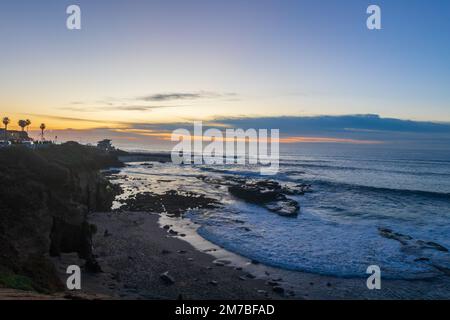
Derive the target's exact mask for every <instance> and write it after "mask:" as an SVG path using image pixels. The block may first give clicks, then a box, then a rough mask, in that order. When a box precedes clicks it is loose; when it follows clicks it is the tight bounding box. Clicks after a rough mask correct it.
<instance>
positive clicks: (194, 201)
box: [119, 190, 220, 217]
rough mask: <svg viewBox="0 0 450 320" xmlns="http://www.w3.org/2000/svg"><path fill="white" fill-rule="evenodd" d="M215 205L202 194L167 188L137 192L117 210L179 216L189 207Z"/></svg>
mask: <svg viewBox="0 0 450 320" xmlns="http://www.w3.org/2000/svg"><path fill="white" fill-rule="evenodd" d="M217 207H220V203H219V202H218V201H217V200H215V199H212V198H208V197H206V196H204V195H202V194H196V193H193V192H186V191H184V192H182V191H177V190H169V191H166V192H164V193H163V194H156V193H152V192H143V193H138V194H136V195H134V196H132V197H129V198H128V199H126V200H125V201H124V203H122V206H121V207H120V209H119V211H132V212H133V211H134V212H156V213H164V214H167V215H168V216H172V217H179V216H182V215H183V214H184V213H185V212H186V211H187V210H189V209H213V208H217Z"/></svg>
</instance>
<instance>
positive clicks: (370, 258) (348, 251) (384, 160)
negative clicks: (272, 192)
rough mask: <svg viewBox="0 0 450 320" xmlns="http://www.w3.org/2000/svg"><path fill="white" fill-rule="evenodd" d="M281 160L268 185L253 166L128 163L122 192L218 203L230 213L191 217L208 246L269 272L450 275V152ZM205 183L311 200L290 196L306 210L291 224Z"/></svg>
mask: <svg viewBox="0 0 450 320" xmlns="http://www.w3.org/2000/svg"><path fill="white" fill-rule="evenodd" d="M280 154H281V155H280V170H279V172H278V174H276V175H274V176H270V177H265V176H261V175H260V174H259V167H258V166H255V165H252V166H250V165H247V166H241V165H227V166H208V165H196V166H190V165H181V166H180V165H174V164H171V163H153V167H152V168H149V167H148V165H144V164H142V163H130V164H129V166H127V167H125V168H123V169H122V170H121V173H120V174H122V175H126V176H128V177H132V178H133V179H128V180H127V181H125V180H124V181H122V183H123V184H125V185H126V184H133V185H134V186H138V189H139V192H140V191H153V192H157V193H158V192H164V191H166V190H170V189H177V190H183V191H193V192H197V193H201V194H205V195H207V196H209V197H213V198H217V199H219V200H220V201H221V202H222V203H223V205H224V206H223V207H222V208H220V209H211V210H202V211H196V210H191V211H189V212H188V213H187V214H186V215H185V218H186V219H189V220H190V221H192V222H194V223H196V224H198V226H199V228H198V229H197V232H198V233H199V234H200V235H201V236H202V237H204V238H205V239H207V240H209V241H211V242H213V243H215V244H217V245H220V246H221V247H223V248H225V249H227V250H229V251H232V252H234V253H237V254H239V255H242V256H244V257H247V258H249V259H253V260H257V261H259V262H261V263H264V264H267V265H270V266H274V267H279V268H283V269H288V270H298V271H304V272H311V273H318V274H326V275H333V276H339V277H366V276H367V274H366V270H367V267H368V266H370V265H377V266H379V267H380V269H381V272H382V276H383V277H384V278H391V279H422V278H428V277H433V276H437V275H441V274H442V273H443V271H445V270H450V254H449V252H447V251H446V250H445V249H446V248H450V237H449V235H450V151H448V150H413V149H396V148H386V147H383V146H366V145H344V144H342V145H336V144H299V145H294V146H288V147H282V148H281V152H280ZM199 175H206V176H210V177H217V178H220V177H223V176H228V175H232V176H237V177H245V178H251V179H273V180H276V181H278V182H280V183H281V184H285V185H288V186H289V185H295V184H299V183H306V184H311V185H312V190H313V192H311V193H306V194H305V195H303V196H290V197H291V198H292V199H294V200H296V201H298V203H299V204H300V207H301V209H300V213H299V215H298V217H296V218H287V217H282V216H279V215H277V214H275V213H273V212H270V211H268V210H266V209H264V208H262V207H260V206H257V205H253V204H249V203H245V202H243V201H241V200H239V199H236V198H233V197H232V196H231V195H230V194H229V193H228V192H227V189H226V187H217V186H214V185H211V184H209V183H207V182H204V181H202V180H201V179H199V178H198V177H199ZM125 196H126V195H125ZM383 230H384V231H386V230H388V232H387V234H386V232H384V234H383V232H382V231H383Z"/></svg>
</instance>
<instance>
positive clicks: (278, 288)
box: [272, 286, 284, 294]
mask: <svg viewBox="0 0 450 320" xmlns="http://www.w3.org/2000/svg"><path fill="white" fill-rule="evenodd" d="M272 291H273V292H276V293H278V294H284V289H283V287H280V286H276V287H273V288H272Z"/></svg>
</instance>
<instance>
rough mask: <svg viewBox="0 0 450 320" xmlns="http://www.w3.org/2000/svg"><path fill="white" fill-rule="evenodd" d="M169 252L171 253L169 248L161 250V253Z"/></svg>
mask: <svg viewBox="0 0 450 320" xmlns="http://www.w3.org/2000/svg"><path fill="white" fill-rule="evenodd" d="M169 253H171V252H170V251H169V250H166V249H162V250H161V254H169Z"/></svg>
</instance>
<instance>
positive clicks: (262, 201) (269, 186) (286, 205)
mask: <svg viewBox="0 0 450 320" xmlns="http://www.w3.org/2000/svg"><path fill="white" fill-rule="evenodd" d="M228 191H229V192H230V194H231V195H233V196H235V197H236V198H239V199H242V200H244V201H246V202H250V203H254V204H258V205H260V206H263V207H264V208H266V209H267V210H269V211H271V212H274V213H277V214H279V215H281V216H287V217H288V216H296V215H297V214H298V211H299V210H300V206H299V205H298V203H297V201H295V200H292V199H289V198H287V197H286V195H285V193H283V192H286V189H283V188H282V187H281V186H280V184H279V183H278V182H276V181H270V180H263V181H257V182H253V181H247V182H246V183H245V184H237V185H231V186H229V187H228ZM292 194H293V193H292ZM248 231H250V230H248Z"/></svg>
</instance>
